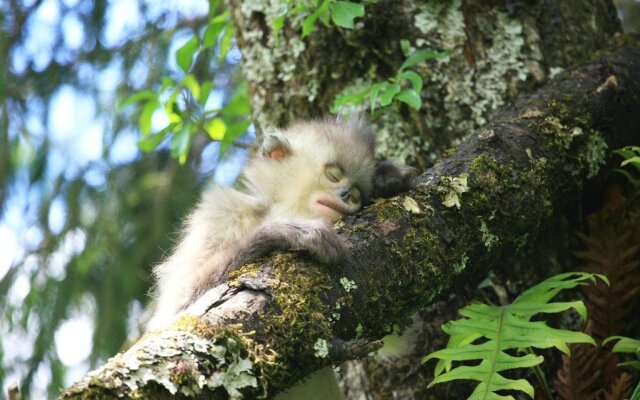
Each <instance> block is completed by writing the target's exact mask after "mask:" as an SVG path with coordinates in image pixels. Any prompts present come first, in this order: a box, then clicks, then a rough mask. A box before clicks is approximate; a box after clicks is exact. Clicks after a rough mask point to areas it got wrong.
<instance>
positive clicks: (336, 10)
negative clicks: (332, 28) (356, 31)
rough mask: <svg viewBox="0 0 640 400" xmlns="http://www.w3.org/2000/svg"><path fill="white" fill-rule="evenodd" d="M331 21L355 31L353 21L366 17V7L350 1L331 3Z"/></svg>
mask: <svg viewBox="0 0 640 400" xmlns="http://www.w3.org/2000/svg"><path fill="white" fill-rule="evenodd" d="M330 9H331V20H332V21H333V23H334V24H336V25H338V26H340V27H342V28H348V29H353V28H354V24H353V20H354V19H356V18H358V17H362V16H364V5H362V4H357V3H352V2H350V1H336V2H333V3H331V6H330Z"/></svg>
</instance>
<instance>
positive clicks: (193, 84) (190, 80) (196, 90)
mask: <svg viewBox="0 0 640 400" xmlns="http://www.w3.org/2000/svg"><path fill="white" fill-rule="evenodd" d="M182 84H183V85H184V86H185V87H186V88H187V89H189V91H190V92H191V94H192V95H193V97H194V98H196V99H198V100H199V99H200V84H199V83H198V80H197V79H196V77H195V76H193V75H192V74H188V75H187V76H185V77H184V79H183V80H182Z"/></svg>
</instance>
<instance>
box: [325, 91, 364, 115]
mask: <svg viewBox="0 0 640 400" xmlns="http://www.w3.org/2000/svg"><path fill="white" fill-rule="evenodd" d="M370 90H371V88H366V89H363V90H360V91H358V92H355V93H348V94H343V95H341V96H338V97H337V98H336V99H335V100H334V101H333V107H332V109H331V112H334V113H335V112H338V111H340V110H341V109H342V108H343V107H344V106H346V105H347V104H355V105H359V104H362V102H363V101H364V99H365V97H366V96H367V95H368V93H369V91H370Z"/></svg>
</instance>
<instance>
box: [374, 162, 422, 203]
mask: <svg viewBox="0 0 640 400" xmlns="http://www.w3.org/2000/svg"><path fill="white" fill-rule="evenodd" d="M417 174H418V170H416V169H415V168H413V167H407V166H406V165H400V164H396V163H394V162H392V161H389V160H386V161H381V162H379V163H378V164H377V165H376V169H375V172H374V173H373V197H391V196H395V195H396V194H398V193H400V192H403V191H405V190H408V189H409V188H410V187H411V181H412V180H413V178H415V177H416V175H417Z"/></svg>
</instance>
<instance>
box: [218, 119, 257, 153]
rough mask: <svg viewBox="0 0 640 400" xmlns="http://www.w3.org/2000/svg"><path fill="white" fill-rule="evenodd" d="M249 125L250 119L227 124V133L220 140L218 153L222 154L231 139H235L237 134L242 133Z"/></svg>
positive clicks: (231, 141) (230, 142)
mask: <svg viewBox="0 0 640 400" xmlns="http://www.w3.org/2000/svg"><path fill="white" fill-rule="evenodd" d="M250 125H251V120H247V121H241V122H235V123H233V124H227V133H226V135H225V136H224V138H223V139H222V141H221V142H220V155H222V154H224V152H225V151H227V148H228V147H229V146H230V145H231V144H232V143H233V141H234V140H236V139H237V138H238V136H240V135H242V134H244V133H245V132H246V131H247V129H248V128H249V126H250Z"/></svg>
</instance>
